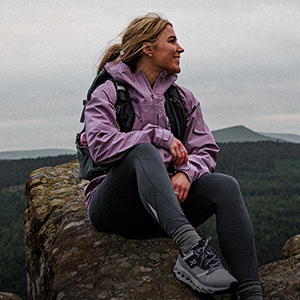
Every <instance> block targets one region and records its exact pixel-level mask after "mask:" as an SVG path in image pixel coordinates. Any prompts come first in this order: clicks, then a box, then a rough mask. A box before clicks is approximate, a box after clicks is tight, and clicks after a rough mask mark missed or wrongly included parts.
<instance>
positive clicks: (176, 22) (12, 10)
mask: <svg viewBox="0 0 300 300" xmlns="http://www.w3.org/2000/svg"><path fill="white" fill-rule="evenodd" d="M148 12H158V13H160V14H162V15H163V16H164V17H166V18H167V19H168V20H170V21H171V23H172V24H173V26H174V29H175V32H176V35H177V36H178V41H179V43H180V44H181V46H182V47H183V48H184V49H185V52H184V53H183V54H182V56H181V70H182V71H181V73H180V75H179V78H178V84H180V85H183V86H185V87H186V88H188V89H190V90H191V91H192V92H193V93H194V95H195V96H196V98H197V99H198V100H199V101H200V103H201V107H202V111H203V114H204V119H205V120H206V122H207V124H208V126H209V127H210V128H211V130H216V129H221V128H226V127H230V126H235V125H244V126H246V127H248V128H249V129H252V130H254V131H259V132H260V131H262V132H270V133H293V134H298V135H300V101H299V100H300V99H299V98H300V91H299V88H300V21H299V20H300V1H299V0H282V1H280V0H265V1H254V0H243V1H238V0H237V1H230V0H229V1H228V0H226V1H221V0H219V1H214V0H210V1H207V0H205V1H204V0H203V1H202V0H185V1H179V0H173V1H161V0H159V1H158V0H151V1H144V0H142V1H139V0H137V1H136V0H126V1H124V0H114V1H108V0H94V1H91V0H90V1H88V0H86V1H79V0H72V1H70V0H62V1H57V0H36V1H30V0H28V1H26V0H1V3H0V24H1V26H0V38H1V44H0V50H1V60H0V70H1V72H0V86H1V89H0V104H1V111H0V134H1V136H0V138H1V144H0V151H10V150H30V149H44V148H68V149H74V139H75V135H76V132H78V131H80V130H81V128H82V125H81V124H80V123H79V116H80V113H81V109H82V100H83V99H84V98H85V95H86V92H87V89H88V87H89V85H90V83H91V82H92V80H93V78H94V76H95V74H96V66H97V64H98V62H99V56H100V54H101V53H102V51H103V50H104V49H105V47H106V46H107V43H108V42H109V41H111V40H113V39H114V38H115V37H117V35H118V34H119V33H120V32H121V31H122V30H123V29H124V28H125V27H126V26H127V25H128V23H129V22H130V21H131V20H132V19H133V18H135V17H137V16H141V15H145V14H146V13H148ZM116 41H118V40H116Z"/></svg>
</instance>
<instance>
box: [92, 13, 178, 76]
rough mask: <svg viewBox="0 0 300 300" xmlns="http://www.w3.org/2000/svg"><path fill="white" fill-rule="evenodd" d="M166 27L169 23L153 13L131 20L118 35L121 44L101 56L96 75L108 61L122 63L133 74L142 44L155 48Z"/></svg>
mask: <svg viewBox="0 0 300 300" xmlns="http://www.w3.org/2000/svg"><path fill="white" fill-rule="evenodd" d="M167 25H170V26H172V24H171V23H170V22H169V21H167V20H165V19H163V18H161V17H160V16H159V15H158V14H155V13H150V14H147V15H146V16H144V17H140V18H137V19H135V20H133V21H132V22H131V23H130V24H129V26H128V27H127V28H126V29H125V30H124V31H123V32H122V33H121V34H120V36H122V43H121V44H115V45H112V46H111V47H110V48H108V50H107V51H106V53H105V54H104V55H103V57H102V60H101V62H100V65H99V67H98V74H99V73H100V72H101V71H102V70H103V68H104V66H105V64H106V63H107V62H110V61H116V62H119V61H123V62H124V63H126V64H127V65H128V66H129V68H130V69H131V71H132V72H134V70H135V67H136V64H137V62H138V60H139V59H140V58H141V56H142V55H143V51H142V49H143V43H144V42H148V43H149V44H152V46H154V47H155V45H156V43H157V40H158V38H159V34H160V33H161V32H162V31H163V30H164V29H165V27H166V26H167ZM172 27H173V26H172Z"/></svg>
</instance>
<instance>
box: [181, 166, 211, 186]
mask: <svg viewBox="0 0 300 300" xmlns="http://www.w3.org/2000/svg"><path fill="white" fill-rule="evenodd" d="M176 172H182V173H184V174H185V175H186V176H187V177H188V179H189V180H190V183H193V182H194V181H195V180H196V179H198V178H200V177H201V176H202V175H203V174H205V173H210V171H209V169H208V168H207V169H206V168H205V169H201V171H200V172H199V171H198V169H197V168H196V167H194V166H193V165H191V164H189V163H188V164H187V165H181V166H180V167H178V168H177V169H176Z"/></svg>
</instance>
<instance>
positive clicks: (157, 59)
mask: <svg viewBox="0 0 300 300" xmlns="http://www.w3.org/2000/svg"><path fill="white" fill-rule="evenodd" d="M183 51H184V49H183V48H181V46H180V45H179V44H178V42H177V38H176V35H175V32H174V29H173V27H172V26H170V25H167V26H166V28H165V29H164V30H163V31H162V32H161V34H160V35H159V38H158V43H157V45H156V46H155V47H154V48H152V58H151V63H152V67H154V68H156V70H157V71H158V72H159V73H161V72H162V71H166V72H167V73H169V74H174V73H179V72H180V67H179V63H180V62H179V59H180V54H181V53H182V52H183Z"/></svg>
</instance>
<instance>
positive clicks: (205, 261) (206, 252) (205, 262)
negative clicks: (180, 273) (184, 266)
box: [194, 237, 224, 273]
mask: <svg viewBox="0 0 300 300" xmlns="http://www.w3.org/2000/svg"><path fill="white" fill-rule="evenodd" d="M210 240H211V237H208V238H207V239H206V241H205V243H204V242H203V243H204V245H203V246H202V245H201V244H199V245H200V247H197V248H196V249H195V250H194V252H195V254H196V256H197V257H198V266H199V267H200V268H202V269H204V270H208V272H209V273H211V272H213V271H215V270H216V269H222V268H224V267H223V266H222V264H221V261H220V259H219V257H218V254H217V253H216V251H215V250H214V249H213V248H212V247H211V246H209V245H208V242H209V241H210Z"/></svg>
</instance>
